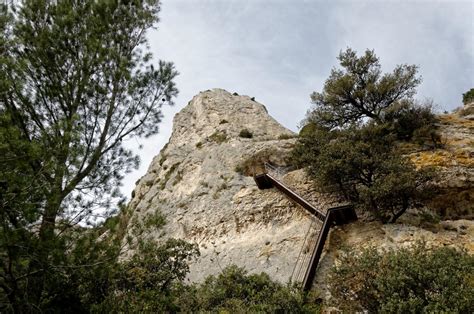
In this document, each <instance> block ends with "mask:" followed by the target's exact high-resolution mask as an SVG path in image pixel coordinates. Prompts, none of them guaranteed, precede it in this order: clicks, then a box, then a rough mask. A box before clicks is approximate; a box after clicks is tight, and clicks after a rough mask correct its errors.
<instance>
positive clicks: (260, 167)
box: [234, 148, 279, 176]
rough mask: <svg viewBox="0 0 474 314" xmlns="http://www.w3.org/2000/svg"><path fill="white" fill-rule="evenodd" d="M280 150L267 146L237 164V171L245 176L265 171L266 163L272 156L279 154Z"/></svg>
mask: <svg viewBox="0 0 474 314" xmlns="http://www.w3.org/2000/svg"><path fill="white" fill-rule="evenodd" d="M278 153H279V152H278V151H276V150H275V149H271V148H265V149H262V150H260V151H258V152H257V153H255V154H254V155H252V156H249V157H247V158H245V159H244V160H242V162H240V163H239V164H237V165H236V166H235V169H234V170H235V172H237V173H240V174H242V175H245V176H253V175H255V174H256V173H261V172H263V171H264V169H265V166H264V164H265V163H266V162H268V161H269V160H270V158H271V157H272V156H275V155H277V154H278Z"/></svg>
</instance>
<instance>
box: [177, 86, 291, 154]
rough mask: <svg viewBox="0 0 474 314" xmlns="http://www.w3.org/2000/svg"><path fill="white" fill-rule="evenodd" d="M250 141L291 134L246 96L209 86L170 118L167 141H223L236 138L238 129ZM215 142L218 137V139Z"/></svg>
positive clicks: (264, 109)
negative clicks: (171, 129) (171, 120)
mask: <svg viewBox="0 0 474 314" xmlns="http://www.w3.org/2000/svg"><path fill="white" fill-rule="evenodd" d="M244 129H245V130H247V131H249V133H248V134H251V135H252V138H253V139H254V140H268V139H275V138H278V136H280V135H282V134H285V135H292V132H291V131H289V130H287V129H286V128H284V127H282V126H281V125H280V124H279V123H278V122H277V121H275V120H274V119H273V118H272V117H270V116H269V115H268V112H267V110H266V108H265V106H264V105H262V104H260V103H258V102H256V101H255V98H251V97H249V96H240V95H238V94H236V93H234V94H231V93H229V92H228V91H226V90H223V89H213V90H207V91H205V92H201V93H199V94H198V95H196V96H194V97H193V99H192V100H191V101H190V102H189V103H188V105H187V106H186V107H185V108H184V109H183V110H181V111H180V112H179V113H178V114H176V116H175V117H174V119H173V133H172V136H171V138H170V144H192V145H196V144H197V143H199V142H201V143H202V144H203V143H204V142H206V141H209V140H211V141H212V139H213V136H214V137H219V136H220V137H221V138H222V141H224V137H225V140H226V141H229V140H240V139H241V138H242V137H240V136H239V134H241V132H242V130H244ZM218 141H219V139H218Z"/></svg>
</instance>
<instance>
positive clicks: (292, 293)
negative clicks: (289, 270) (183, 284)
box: [180, 266, 319, 313]
mask: <svg viewBox="0 0 474 314" xmlns="http://www.w3.org/2000/svg"><path fill="white" fill-rule="evenodd" d="M180 304H181V306H182V307H183V308H182V309H181V310H184V311H185V312H187V311H191V312H196V311H203V312H207V311H212V312H230V313H248V312H251V313H255V312H259V313H261V312H263V313H275V312H279V313H315V312H319V307H318V306H317V305H315V304H314V303H313V304H312V302H308V299H307V296H305V295H304V294H302V293H301V291H300V290H299V289H297V288H296V287H286V286H283V285H281V284H279V283H277V282H274V281H272V280H271V279H270V277H268V275H267V274H265V273H261V274H252V275H248V274H247V272H246V271H245V270H244V269H242V268H239V267H237V266H229V267H227V268H225V269H224V270H223V271H222V273H220V274H219V275H217V276H209V277H208V278H206V280H205V282H204V283H203V284H201V285H198V286H194V287H190V289H189V290H188V291H187V292H186V293H185V294H184V295H183V296H182V297H181V300H180Z"/></svg>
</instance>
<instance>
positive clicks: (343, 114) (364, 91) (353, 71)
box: [307, 48, 421, 128]
mask: <svg viewBox="0 0 474 314" xmlns="http://www.w3.org/2000/svg"><path fill="white" fill-rule="evenodd" d="M338 60H339V62H340V65H341V66H342V69H336V68H334V69H333V70H332V71H331V74H330V76H329V78H328V79H327V80H326V82H325V84H324V88H323V91H322V92H321V93H319V92H314V93H313V94H311V100H312V102H313V104H314V105H315V108H314V110H313V111H311V112H310V113H309V114H308V117H307V119H308V120H310V121H313V122H316V123H317V124H321V125H324V126H327V127H329V128H334V127H345V126H348V125H350V124H354V123H359V122H361V121H362V120H363V119H364V118H370V119H373V120H375V121H376V122H377V123H382V122H383V121H384V119H385V112H386V110H387V109H389V108H391V107H392V106H393V105H394V104H396V103H398V102H400V101H402V100H411V99H412V97H413V95H414V94H415V92H416V90H415V88H416V86H418V85H419V84H420V82H421V78H420V77H417V66H415V65H405V64H404V65H398V66H397V67H396V68H395V69H394V70H393V72H392V73H386V74H382V72H381V68H380V63H379V59H378V58H377V56H376V55H375V53H374V51H372V50H366V51H365V54H364V55H363V56H361V57H358V56H357V54H356V52H355V51H354V50H352V49H350V48H348V49H347V50H346V51H343V52H341V53H340V54H339V57H338Z"/></svg>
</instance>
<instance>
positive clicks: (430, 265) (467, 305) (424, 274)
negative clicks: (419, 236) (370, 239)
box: [329, 243, 474, 313]
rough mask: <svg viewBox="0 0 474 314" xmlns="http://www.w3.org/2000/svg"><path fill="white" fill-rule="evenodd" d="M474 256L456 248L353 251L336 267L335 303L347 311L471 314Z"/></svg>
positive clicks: (333, 274)
mask: <svg viewBox="0 0 474 314" xmlns="http://www.w3.org/2000/svg"><path fill="white" fill-rule="evenodd" d="M473 274H474V257H473V256H470V255H469V254H467V253H466V252H459V251H457V250H455V249H453V248H447V247H442V248H435V249H430V248H428V247H427V246H426V245H425V244H423V243H418V244H417V245H416V246H415V247H414V248H412V249H407V248H401V249H399V250H398V251H386V252H378V251H377V250H375V249H366V250H364V251H362V252H361V253H360V254H356V252H355V251H353V250H351V251H349V252H347V253H346V254H345V255H343V256H342V258H341V260H340V263H339V264H338V266H335V267H333V269H332V270H331V274H330V279H329V287H330V291H331V295H332V297H333V302H334V304H335V305H336V306H337V307H338V308H339V309H341V310H343V311H347V312H361V311H368V312H369V313H467V312H470V311H471V310H470V309H472V308H473V307H474V277H473Z"/></svg>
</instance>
